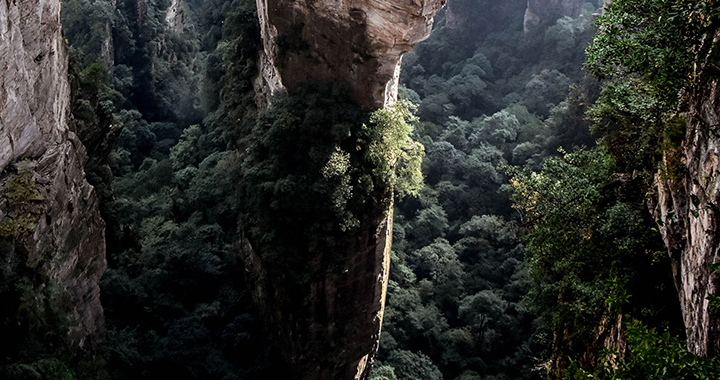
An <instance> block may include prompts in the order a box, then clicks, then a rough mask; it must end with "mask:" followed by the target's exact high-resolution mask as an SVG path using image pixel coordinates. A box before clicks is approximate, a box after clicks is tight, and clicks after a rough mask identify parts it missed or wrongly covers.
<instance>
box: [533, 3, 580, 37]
mask: <svg viewBox="0 0 720 380" xmlns="http://www.w3.org/2000/svg"><path fill="white" fill-rule="evenodd" d="M584 4H585V0H528V4H527V8H526V10H525V19H524V21H523V28H524V30H525V33H533V32H536V31H538V30H539V29H541V28H543V27H545V26H548V25H549V24H550V23H553V22H555V20H557V19H559V18H561V17H564V16H570V17H573V18H575V17H577V16H579V15H580V11H581V10H582V7H583V5H584Z"/></svg>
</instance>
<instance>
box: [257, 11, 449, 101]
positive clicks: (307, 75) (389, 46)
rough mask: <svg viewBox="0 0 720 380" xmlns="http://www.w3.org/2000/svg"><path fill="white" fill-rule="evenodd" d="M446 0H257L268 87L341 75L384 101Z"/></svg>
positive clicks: (364, 97) (362, 93)
mask: <svg viewBox="0 0 720 380" xmlns="http://www.w3.org/2000/svg"><path fill="white" fill-rule="evenodd" d="M443 5H445V0H404V1H400V0H361V1H350V0H339V1H317V0H301V1H289V0H257V7H258V14H259V18H260V26H261V28H262V39H263V46H264V52H263V54H264V57H265V58H263V59H261V63H264V64H266V65H270V66H264V67H263V68H262V70H261V71H262V74H263V77H264V78H265V83H266V86H269V87H270V92H274V91H277V90H279V89H280V88H281V86H285V87H287V88H288V89H290V90H292V88H293V87H295V86H297V85H298V84H300V83H303V82H315V83H316V82H336V81H342V82H345V83H346V84H348V85H349V86H351V88H352V89H353V92H354V94H355V96H356V97H357V100H358V102H359V103H360V104H361V105H362V106H363V107H364V108H366V109H373V108H379V107H382V106H383V105H384V104H385V103H386V102H387V101H388V100H391V99H392V97H389V98H386V95H385V94H386V89H388V88H392V87H394V86H395V85H396V84H395V83H394V81H395V79H394V74H395V70H396V67H397V65H398V63H399V62H400V59H401V57H402V55H403V54H405V53H407V52H409V51H410V50H411V49H412V47H413V45H414V44H416V43H417V42H419V41H422V40H424V39H425V38H427V37H428V36H429V35H430V31H431V30H432V24H433V17H434V16H435V14H436V13H437V12H438V11H439V10H440V8H442V6H443Z"/></svg>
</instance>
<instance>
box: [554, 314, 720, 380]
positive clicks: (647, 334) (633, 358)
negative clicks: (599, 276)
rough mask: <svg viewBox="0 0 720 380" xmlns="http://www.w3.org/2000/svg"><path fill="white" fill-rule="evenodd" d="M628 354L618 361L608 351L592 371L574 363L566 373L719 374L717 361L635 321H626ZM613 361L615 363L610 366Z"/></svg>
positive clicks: (706, 377)
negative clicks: (696, 353)
mask: <svg viewBox="0 0 720 380" xmlns="http://www.w3.org/2000/svg"><path fill="white" fill-rule="evenodd" d="M625 335H626V337H627V343H628V346H629V350H630V354H629V355H628V357H627V358H626V359H624V360H619V361H618V360H617V359H616V358H617V353H613V352H608V353H606V354H605V355H606V356H605V357H603V358H601V363H600V364H599V365H598V367H597V369H596V371H595V372H594V373H589V372H587V371H585V370H583V369H582V368H580V367H579V366H578V365H577V364H576V363H575V364H574V365H573V366H571V368H570V369H569V370H568V371H567V373H566V375H565V377H564V378H565V379H568V380H576V379H577V380H580V379H601V380H605V379H607V380H620V379H628V380H654V379H657V380H660V379H662V380H671V379H678V380H680V379H683V380H691V379H692V380H710V379H717V378H718V376H720V364H719V363H718V361H717V360H716V359H715V358H707V357H703V356H696V355H693V354H691V353H690V352H688V351H687V348H686V346H685V342H683V341H681V340H679V339H677V338H676V337H674V336H672V335H671V334H670V333H669V332H667V331H664V332H658V331H656V330H655V329H653V328H648V327H646V326H645V325H643V324H642V323H641V322H640V321H638V320H631V321H630V322H628V323H626V324H625ZM613 363H614V365H613Z"/></svg>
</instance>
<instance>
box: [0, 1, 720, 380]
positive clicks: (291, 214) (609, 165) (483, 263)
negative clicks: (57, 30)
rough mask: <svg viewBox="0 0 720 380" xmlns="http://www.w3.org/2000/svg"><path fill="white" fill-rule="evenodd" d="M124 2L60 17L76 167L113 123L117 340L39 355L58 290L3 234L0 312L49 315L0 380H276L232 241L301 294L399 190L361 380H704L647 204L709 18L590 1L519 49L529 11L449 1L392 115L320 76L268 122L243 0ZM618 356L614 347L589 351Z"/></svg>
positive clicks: (708, 369)
mask: <svg viewBox="0 0 720 380" xmlns="http://www.w3.org/2000/svg"><path fill="white" fill-rule="evenodd" d="M451 1H452V0H451ZM114 3H115V6H113V5H112V4H113V2H110V1H105V0H95V1H87V0H67V1H65V6H64V10H65V12H64V15H63V23H64V28H65V33H66V37H67V38H68V41H69V43H70V44H71V46H73V48H74V50H75V53H74V54H75V57H76V58H75V67H76V69H75V76H76V78H77V79H76V84H77V88H76V91H75V93H76V100H75V104H74V105H73V117H74V128H75V130H76V131H78V134H79V135H81V137H82V136H85V137H86V138H85V139H84V141H85V143H86V144H87V145H88V146H89V149H90V150H92V149H93V147H96V146H100V145H102V144H109V146H110V147H112V145H113V142H112V140H113V139H106V140H103V139H99V140H97V139H95V138H96V137H97V136H101V135H103V136H105V135H106V132H111V131H110V130H112V128H111V126H113V125H116V126H119V125H120V124H122V131H121V132H120V131H119V128H118V129H117V130H114V131H115V132H114V133H119V135H118V136H117V141H116V143H114V147H112V151H110V148H108V149H107V150H106V151H102V150H101V151H99V153H98V154H97V155H96V157H98V160H97V161H96V162H95V163H96V164H97V165H96V166H95V167H89V168H88V169H87V172H88V175H89V177H92V180H93V181H94V183H93V184H94V185H95V186H96V187H99V188H102V184H103V183H104V184H106V187H105V188H104V189H106V190H107V192H106V193H105V196H104V197H103V199H104V202H105V203H104V205H105V207H104V209H103V217H104V218H105V219H106V220H107V221H108V237H109V242H110V243H109V244H110V245H109V246H108V254H109V256H108V263H109V268H108V270H107V272H106V274H105V276H104V278H103V281H102V302H103V307H104V308H105V315H106V318H107V340H106V342H105V343H104V347H102V348H101V349H100V350H99V351H98V352H99V353H100V354H99V355H98V356H97V358H96V359H97V360H94V361H84V362H80V361H77V360H75V361H72V360H70V357H71V356H70V355H68V356H63V355H62V354H57V353H55V352H51V351H52V350H50V351H47V350H45V348H46V347H48V346H49V345H51V344H52V345H55V344H59V343H56V341H58V339H60V335H59V334H60V332H61V331H62V328H63V326H64V325H63V323H62V321H60V320H54V319H53V318H54V317H53V316H54V315H56V314H54V313H56V311H57V310H59V309H58V308H62V307H63V306H62V305H63V302H62V292H61V291H60V290H58V289H55V288H53V284H52V282H47V284H46V287H43V288H40V287H39V286H38V285H37V284H39V282H38V283H37V284H36V283H34V282H32V283H28V282H27V281H26V280H23V279H22V278H21V277H22V276H15V275H10V273H21V271H22V269H21V268H18V266H17V265H16V264H13V263H14V261H13V260H12V258H13V257H14V256H12V255H15V254H17V253H16V252H11V253H6V252H5V251H4V250H3V249H4V248H3V247H5V245H3V244H4V243H5V242H6V240H7V238H15V237H17V236H19V235H22V231H24V230H22V229H21V228H19V227H18V228H15V227H13V228H10V227H12V226H10V227H7V228H5V227H2V228H3V229H2V230H0V233H4V235H2V237H3V239H0V252H2V254H3V258H6V259H8V260H5V261H3V262H4V263H8V264H7V265H5V264H4V265H3V267H2V270H3V273H4V274H5V273H8V275H7V276H5V275H4V276H3V282H1V283H0V297H4V298H2V300H3V302H2V304H3V305H10V306H12V308H15V309H12V308H11V309H12V310H16V309H18V310H25V311H26V312H27V313H26V314H22V315H21V316H20V317H21V318H20V319H18V320H30V319H32V318H34V319H33V320H36V321H45V322H47V323H38V324H37V326H36V327H37V328H35V327H29V326H35V325H32V324H28V325H27V326H28V327H23V328H24V329H25V330H23V331H22V332H23V333H24V334H29V335H26V336H31V339H30V340H28V342H31V343H32V344H28V345H27V346H26V347H24V348H23V349H22V350H20V351H18V353H15V354H10V353H9V354H8V356H7V357H9V358H11V360H12V363H11V362H7V363H6V362H2V371H4V372H2V374H7V376H6V377H8V378H13V377H15V378H25V377H27V376H26V375H27V374H32V376H35V377H37V378H53V376H54V377H60V376H64V378H67V379H71V378H77V379H81V378H83V379H84V378H88V379H118V380H120V379H130V378H133V379H150V378H156V377H159V376H168V375H169V376H174V377H178V378H183V379H194V378H197V379H216V378H217V379H233V378H252V379H264V378H268V379H270V378H278V377H280V376H283V375H287V374H286V373H285V369H284V368H283V364H282V363H279V359H278V355H277V352H278V347H277V342H276V341H275V340H274V338H273V335H272V334H271V333H269V332H268V331H267V330H266V329H265V328H264V327H263V323H262V321H261V320H260V317H259V315H260V314H259V312H258V311H257V310H256V309H255V307H254V306H252V303H251V296H250V292H249V291H248V290H247V289H246V288H245V287H246V285H245V283H244V281H243V276H244V274H245V269H244V266H243V263H242V262H241V260H240V256H239V254H238V253H237V251H238V248H237V246H236V243H237V241H238V240H239V236H238V231H239V230H241V229H242V230H244V231H247V232H248V234H249V235H250V237H251V240H252V241H253V244H254V245H255V248H256V249H258V250H259V251H261V252H263V254H265V255H266V256H265V258H267V259H270V260H273V261H274V262H275V264H277V265H278V268H281V270H282V271H284V272H285V273H287V274H289V275H290V276H288V278H289V280H288V281H293V282H294V283H297V284H302V283H303V281H305V280H306V278H304V277H305V276H306V275H307V274H308V273H314V272H313V270H314V269H313V268H310V266H311V264H312V263H310V262H308V260H307V252H310V251H312V250H314V249H315V250H317V249H318V247H325V248H327V247H332V246H333V245H337V244H342V241H340V240H337V239H339V238H338V237H342V236H344V234H346V233H347V232H348V231H352V230H353V228H356V227H357V226H358V225H359V224H360V223H362V221H361V220H359V219H358V215H361V214H362V212H363V211H364V210H366V208H367V207H368V204H369V203H372V202H375V203H377V204H385V205H387V204H389V203H390V201H391V199H392V197H393V196H394V195H405V197H404V198H402V199H401V200H400V199H399V198H398V202H397V203H396V208H395V211H394V215H395V221H394V233H393V240H394V244H393V253H392V264H391V265H392V267H391V274H390V283H389V285H388V298H387V309H386V313H385V322H384V326H383V334H382V335H381V337H380V340H381V342H380V349H379V352H378V355H377V358H376V359H377V360H376V363H375V367H374V370H373V372H372V374H371V376H370V378H371V379H374V380H379V379H390V380H392V379H395V380H412V379H421V378H422V379H443V378H444V379H456V380H478V379H483V380H497V379H510V378H512V379H538V378H542V377H543V376H545V373H546V372H547V371H548V370H549V371H550V372H551V374H552V375H553V376H556V377H557V376H562V375H563V373H561V372H562V370H564V369H567V372H565V373H564V375H565V376H567V377H568V378H573V379H580V378H590V377H589V376H594V377H595V378H607V379H612V378H636V379H644V378H653V377H652V376H660V377H658V378H698V379H702V378H713V377H716V376H717V364H716V362H715V361H714V360H712V359H708V360H705V359H701V358H697V357H694V356H692V355H689V354H688V353H687V352H685V351H684V350H683V349H682V347H681V346H682V343H679V342H680V340H678V339H681V338H682V332H681V329H678V326H679V323H678V313H679V310H678V308H677V305H676V304H675V301H673V302H668V300H669V299H672V300H675V299H677V297H676V295H675V294H674V290H673V285H672V284H671V280H670V270H669V268H668V267H669V264H668V258H667V254H666V253H665V252H664V247H663V245H662V240H661V239H660V236H659V234H658V233H657V229H658V227H659V226H662V225H663V224H664V223H672V216H669V219H668V220H660V221H656V220H653V219H652V218H651V217H650V216H649V214H648V212H647V210H646V204H645V196H646V192H647V190H648V189H649V186H650V183H651V182H650V181H651V180H652V178H653V175H654V174H655V172H656V171H658V170H660V172H661V173H662V175H663V176H664V178H674V177H677V176H679V175H682V173H683V167H682V165H679V160H672V159H670V160H667V159H666V160H661V158H662V157H663V156H664V157H666V158H667V157H670V158H672V157H676V158H677V157H678V156H677V155H680V150H679V147H680V145H681V141H682V140H683V138H684V129H685V125H686V124H685V120H684V119H683V118H681V117H679V115H678V114H677V112H678V111H682V110H684V107H685V106H686V102H687V93H686V90H687V89H688V88H689V86H690V85H691V84H693V82H692V79H693V78H692V77H691V75H690V74H691V72H692V70H693V64H694V63H695V62H694V59H695V54H694V53H695V52H696V51H697V50H698V49H699V50H703V49H710V45H712V44H713V42H712V41H711V40H712V39H710V38H708V35H709V34H708V33H712V32H713V31H714V28H715V24H716V19H717V17H718V16H717V13H718V12H717V5H714V4H712V2H709V1H701V0H692V1H691V0H688V1H681V2H676V1H664V0H643V1H624V0H615V1H614V3H613V6H612V7H611V8H610V9H609V10H608V12H607V13H606V14H605V15H604V16H601V17H600V18H599V21H598V24H597V28H598V29H597V30H599V33H598V34H595V31H596V28H595V27H594V26H593V25H592V22H593V19H594V17H596V16H593V14H594V13H596V12H599V9H598V7H599V6H601V4H599V3H598V2H588V3H587V4H586V5H585V7H584V9H583V12H582V13H581V15H580V16H578V17H577V18H570V17H565V18H561V19H559V20H556V21H555V22H554V23H551V24H550V25H549V26H547V28H545V29H543V30H542V31H541V32H538V33H535V34H533V35H526V34H524V33H523V27H522V21H523V18H522V17H523V13H524V11H525V7H526V6H527V1H525V0H510V1H503V2H500V1H497V2H492V1H485V0H456V1H454V2H452V3H451V6H450V7H449V9H448V10H446V11H444V12H443V13H441V14H440V15H439V16H438V19H437V22H436V28H435V31H434V32H433V35H432V36H431V38H430V39H429V40H428V41H426V42H425V43H422V44H419V45H418V46H417V48H416V50H415V51H414V52H412V53H410V54H408V55H406V57H405V59H404V66H403V71H402V74H401V79H402V80H401V82H402V84H403V86H401V89H400V94H401V98H402V99H404V100H403V101H401V102H400V103H399V104H398V105H396V106H395V107H393V108H390V109H387V110H381V111H377V112H375V113H368V112H364V111H362V110H360V109H359V108H358V107H357V106H356V104H355V103H354V101H353V99H352V98H351V97H350V96H349V95H348V94H347V92H346V91H345V90H344V89H343V87H342V86H341V85H335V86H329V85H322V84H312V85H308V86H306V87H305V88H303V89H302V90H299V91H297V92H292V93H290V94H285V95H281V96H280V97H278V98H277V99H274V107H272V108H270V109H268V110H266V111H262V112H261V111H260V110H258V109H257V105H256V99H255V94H254V92H253V80H255V76H256V74H257V71H258V67H257V56H256V54H257V51H258V49H259V30H258V26H257V21H256V15H255V9H254V7H255V5H254V2H252V1H246V0H235V1H221V0H205V1H202V0H194V1H187V2H183V3H181V4H182V5H181V8H182V12H183V17H182V22H183V23H184V26H183V27H182V28H181V29H180V31H179V32H178V31H177V30H175V31H173V30H170V28H168V22H169V21H168V19H167V17H166V16H167V9H168V7H169V6H170V2H168V1H155V0H147V1H145V0H138V1H134V0H132V1H131V0H118V1H117V2H114ZM176 21H177V20H176ZM593 34H595V37H594V43H593V44H592V45H591V46H590V47H589V48H588V50H587V51H588V61H587V63H586V68H587V70H588V71H589V72H591V73H592V74H594V75H595V76H597V77H598V78H599V79H601V80H603V86H602V93H600V86H599V85H598V83H597V82H595V81H594V80H592V79H590V78H588V77H586V76H585V75H584V74H583V72H582V71H581V68H582V64H583V62H584V61H585V56H584V54H583V51H584V48H585V47H586V46H587V44H588V43H589V41H590V40H591V38H592V36H593ZM108 49H109V50H108ZM713 51H715V50H714V49H713ZM711 58H712V57H711ZM712 59H715V58H712ZM715 60H716V59H715ZM713 62H714V61H713ZM711 63H712V62H711ZM596 99H597V101H596ZM593 103H594V105H592V107H590V106H591V104H593ZM413 104H416V105H417V110H416V113H417V116H418V118H415V117H414V116H412V114H413V111H414V108H415V107H414V106H413ZM588 108H590V110H589V112H588V113H587V118H586V111H587V110H588ZM590 124H592V128H590ZM98 130H100V131H104V132H103V133H100V134H98V133H97V131H98ZM591 131H592V134H591ZM413 139H417V140H418V141H414V140H413ZM596 139H598V140H597V141H599V142H600V144H599V145H600V146H599V147H594V145H595V141H596ZM88 141H90V143H89V142H88ZM93 141H94V142H93ZM576 146H585V147H584V148H580V149H577V148H575V147H576ZM560 147H562V149H558V148H560ZM238 151H239V152H240V154H238ZM423 152H424V154H425V156H424V157H423ZM668 152H670V153H673V152H674V153H673V154H676V155H675V156H673V154H668ZM91 157H93V155H92V154H91ZM103 168H109V170H105V169H103ZM110 170H111V172H110ZM420 170H421V171H420ZM421 172H422V174H421ZM13 175H14V177H12V178H16V179H17V181H19V182H18V184H19V185H18V186H20V187H18V189H21V190H22V189H25V188H27V189H29V188H31V187H32V186H30V185H31V184H29V183H28V182H27V180H26V179H24V177H22V175H21V173H18V174H17V175H15V174H13ZM3 176H5V174H3ZM3 178H4V177H3ZM8 178H10V177H8ZM421 182H424V183H423V184H422V186H421ZM109 183H112V191H110V187H109V186H107V184H109ZM21 185H22V186H21ZM23 186H24V187H23ZM28 191H29V190H28ZM113 191H114V193H113ZM26 193H27V192H25V193H23V194H25V195H27V194H26ZM13 194H14V193H13ZM25 195H23V196H25ZM12 197H13V196H12V195H5V194H4V193H3V194H0V199H1V200H3V201H7V200H8V199H11V198H12ZM12 199H15V198H12ZM18 199H19V198H18ZM23 199H24V198H23ZM241 216H242V218H241ZM238 222H240V224H242V226H240V225H239V223H238ZM3 231H6V232H3ZM288 231H289V232H288ZM337 269H338V270H340V269H342V265H338V268H337ZM6 301H7V302H6ZM23 305H25V306H23ZM8 310H10V309H8ZM32 310H35V311H32ZM6 314H7V313H6ZM3 315H5V314H3ZM23 318H24V319H23ZM13 321H14V320H13ZM623 323H624V324H623ZM618 326H619V327H618ZM646 326H649V327H646ZM3 331H4V330H3ZM13 331H15V330H13ZM674 336H677V337H679V338H676V337H674ZM23 339H24V338H23ZM613 339H616V341H615V342H616V343H618V342H620V343H618V344H616V346H617V347H615V348H616V349H618V352H614V353H611V352H606V351H603V350H602V348H603V346H605V345H606V344H607V342H608V341H611V340H613ZM18 341H19V340H18ZM23 342H25V341H23ZM625 343H627V346H625ZM23 344H24V343H23ZM8 347H9V346H8ZM38 347H40V348H38ZM43 347H44V348H43ZM624 347H627V348H628V350H627V351H626V353H627V354H626V355H625V356H623V354H622V353H621V352H620V349H624ZM6 348H7V347H6ZM43 350H45V351H43ZM8 352H10V351H8ZM36 354H37V355H40V357H41V359H39V360H38V358H37V357H33V355H36ZM673 360H674V362H673ZM547 363H554V364H552V365H549V364H547ZM608 363H611V364H612V365H606V364H608ZM544 364H545V366H543V365H544ZM663 370H664V371H665V372H663ZM663 376H664V377H663ZM673 376H674V377H673ZM60 378H63V377H60Z"/></svg>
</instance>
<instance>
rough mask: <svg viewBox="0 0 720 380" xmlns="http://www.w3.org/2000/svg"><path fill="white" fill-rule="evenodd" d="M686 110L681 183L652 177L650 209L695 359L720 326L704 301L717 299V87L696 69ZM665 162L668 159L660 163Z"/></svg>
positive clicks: (712, 344)
mask: <svg viewBox="0 0 720 380" xmlns="http://www.w3.org/2000/svg"><path fill="white" fill-rule="evenodd" d="M696 70H697V72H696V76H695V80H694V83H696V86H695V88H694V89H693V95H692V98H693V100H692V104H691V107H690V110H689V111H688V112H687V113H686V114H684V116H685V118H686V120H687V132H686V136H685V141H684V143H683V147H682V150H683V152H682V153H684V157H681V158H680V159H681V160H682V163H683V164H684V165H685V167H686V168H687V174H686V175H685V176H682V177H681V178H669V179H668V178H665V177H666V176H663V175H660V174H659V175H658V176H657V177H656V191H655V194H654V197H653V202H652V203H651V205H650V207H651V210H653V211H654V214H655V218H656V219H657V220H659V221H661V224H662V226H661V227H660V230H661V233H662V235H663V238H664V240H665V244H666V246H667V248H668V253H669V254H670V258H671V262H672V266H673V275H674V280H675V286H676V288H677V290H678V294H679V296H680V304H681V307H682V314H683V319H684V322H685V331H686V334H687V345H688V349H689V350H690V351H691V352H693V353H695V354H698V355H716V354H718V353H720V321H719V320H718V317H717V316H715V315H713V313H712V312H710V309H709V302H708V299H707V298H708V296H710V295H720V288H719V286H718V285H719V284H720V283H719V282H718V281H719V280H720V277H719V276H718V273H716V272H714V271H713V270H712V269H711V268H709V267H708V265H709V264H713V263H718V262H720V257H719V255H720V234H718V220H719V219H720V209H718V206H719V205H720V138H719V136H720V135H719V134H718V132H717V126H718V125H720V87H719V86H718V82H717V81H716V80H711V79H709V78H707V77H705V75H704V73H703V65H702V64H699V65H698V66H697V68H696ZM665 159H666V161H668V160H671V159H672V158H671V157H669V156H668V157H666V158H665Z"/></svg>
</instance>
